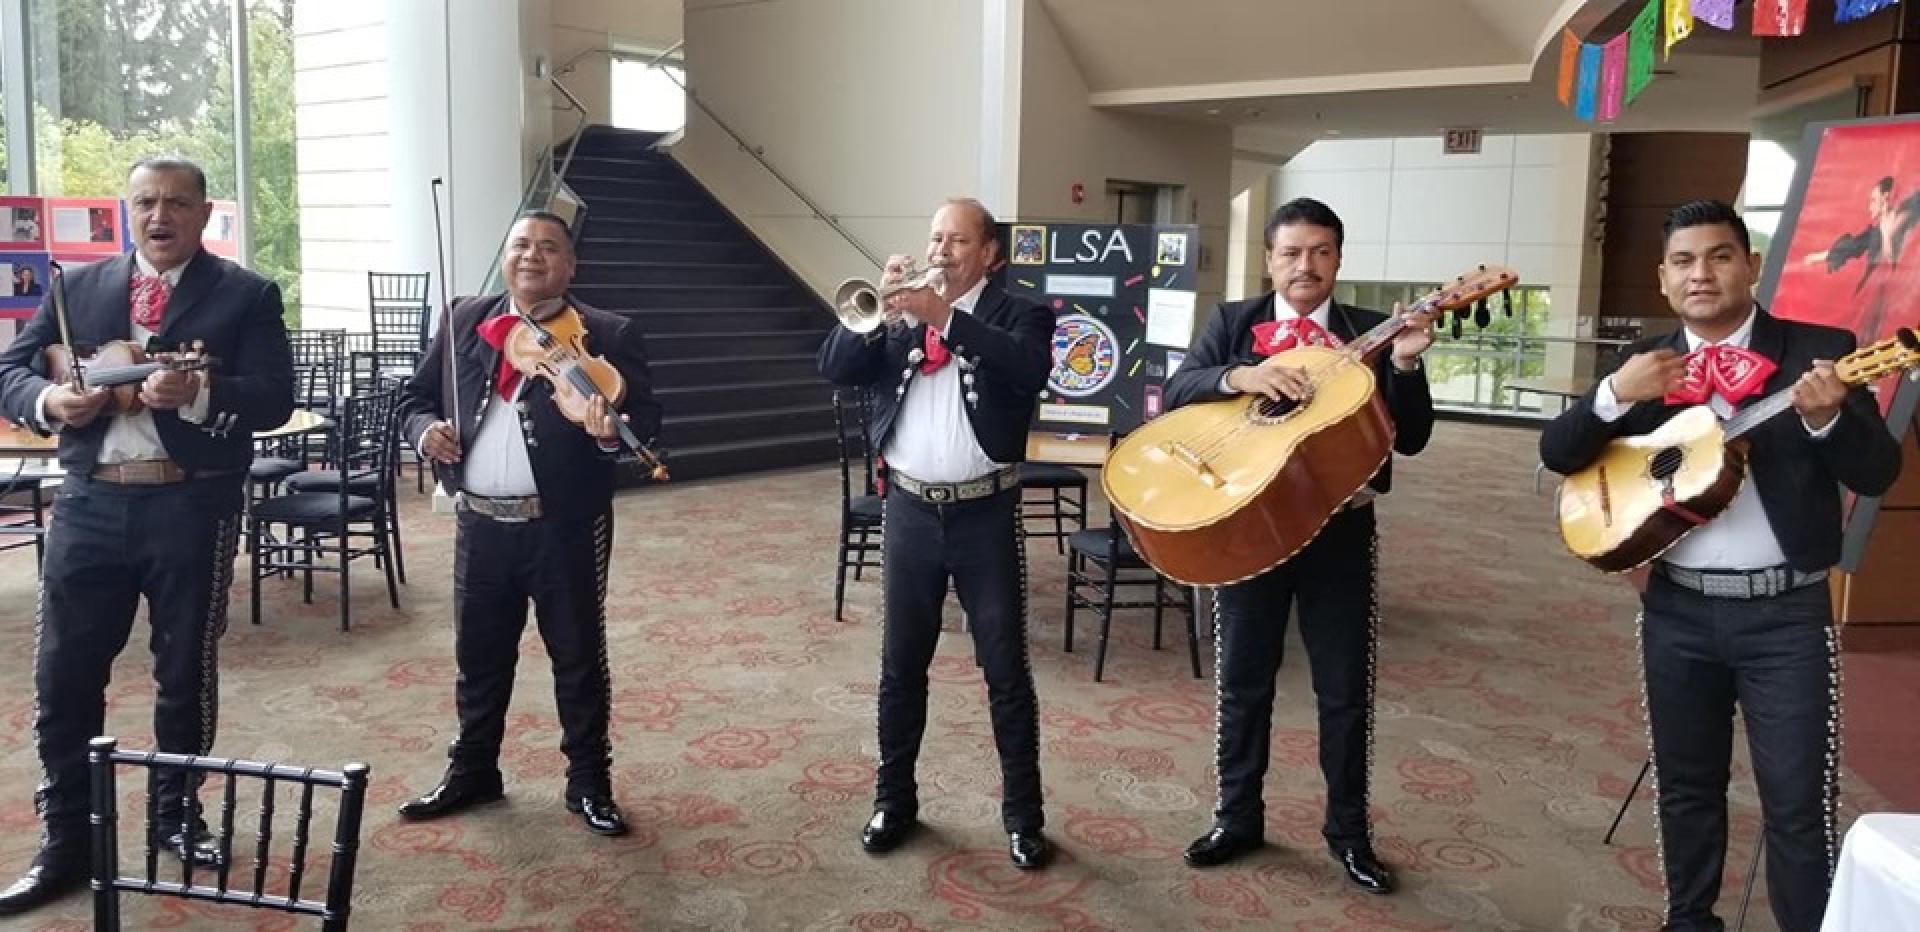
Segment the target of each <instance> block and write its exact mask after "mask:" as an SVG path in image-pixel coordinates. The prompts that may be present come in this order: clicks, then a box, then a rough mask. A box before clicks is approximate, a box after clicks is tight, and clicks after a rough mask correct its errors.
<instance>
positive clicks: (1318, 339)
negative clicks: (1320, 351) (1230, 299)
mask: <svg viewBox="0 0 1920 932" xmlns="http://www.w3.org/2000/svg"><path fill="white" fill-rule="evenodd" d="M1339 345H1340V338H1339V337H1336V336H1334V335H1333V334H1332V333H1330V332H1328V331H1327V328H1325V327H1322V326H1320V325H1319V324H1317V323H1314V322H1313V318H1311V317H1290V318H1288V319H1286V320H1270V321H1267V322H1266V323H1264V324H1254V325H1253V351H1254V352H1256V353H1259V354H1260V355H1262V356H1272V355H1274V354H1275V353H1283V352H1286V351H1287V350H1290V349H1293V348H1294V347H1296V346H1336V347H1337V346H1339Z"/></svg>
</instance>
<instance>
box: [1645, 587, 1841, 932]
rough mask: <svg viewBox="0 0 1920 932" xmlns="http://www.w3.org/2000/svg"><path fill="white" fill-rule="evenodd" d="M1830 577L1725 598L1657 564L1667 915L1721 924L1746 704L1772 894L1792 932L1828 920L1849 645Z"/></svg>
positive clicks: (1682, 921) (1649, 648)
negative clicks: (1842, 672)
mask: <svg viewBox="0 0 1920 932" xmlns="http://www.w3.org/2000/svg"><path fill="white" fill-rule="evenodd" d="M1828 599H1829V596H1828V592H1827V587H1826V586H1822V585H1815V586H1806V587H1804V588H1801V589H1796V590H1794V591H1792V592H1788V593H1786V594H1784V595H1779V596H1775V597H1773V598H1767V599H1722V598H1715V597H1712V596H1706V595H1702V594H1700V593H1698V592H1694V591H1692V590H1689V589H1684V588H1681V587H1680V586H1677V585H1675V584H1674V583H1673V582H1672V581H1671V580H1668V579H1667V578H1666V577H1664V576H1662V575H1660V574H1659V573H1654V574H1653V576H1652V577H1651V578H1650V579H1648V581H1647V591H1646V594H1645V595H1644V596H1642V597H1641V606H1642V609H1643V611H1642V614H1641V620H1640V649H1641V656H1642V661H1643V663H1644V664H1645V670H1646V684H1647V724H1648V730H1649V732H1650V734H1651V736H1652V740H1653V767H1654V776H1655V780H1656V786H1657V787H1658V789H1659V829H1660V849H1661V861H1662V863H1663V864H1664V867H1665V879H1666V883H1667V926H1666V927H1667V928H1669V929H1719V928H1722V925H1721V922H1720V919H1719V918H1718V917H1717V916H1715V915H1714V913H1713V905H1714V901H1715V900H1717V899H1719V896H1720V874H1721V869H1722V867H1723V866H1724V864H1725V862H1726V854H1727V781H1728V775H1729V768H1730V762H1731V759H1732V755H1733V707H1734V703H1735V702H1736V701H1737V702H1738V703H1739V704H1740V708H1741V711H1742V712H1743V713H1744V714H1745V716H1746V720H1747V745H1748V747H1749V748H1750V749H1751V751H1752V755H1753V777H1754V783H1755V784H1756V785H1757V787H1758V789H1759V791H1760V812H1761V822H1762V823H1763V825H1764V829H1763V830H1764V832H1765V835H1766V842H1767V898H1768V900H1769V902H1771V903H1772V905H1773V915H1774V918H1775V920H1776V921H1777V922H1778V923H1779V925H1780V928H1781V929H1784V930H1787V932H1799V930H1813V929H1818V928H1819V927H1820V920H1821V916H1822V915H1823V914H1824V913H1825V912H1826V908H1827V884H1828V882H1829V881H1830V880H1831V879H1832V876H1833V865H1834V857H1835V854H1836V853H1837V852H1836V848H1835V845H1836V842H1837V841H1838V839H1837V837H1836V835H1835V826H1834V804H1835V800H1836V787H1837V785H1838V784H1837V781H1838V766H1839V755H1840V746H1839V739H1840V731H1839V726H1840V710H1839V669H1840V668H1839V654H1838V653H1837V651H1836V644H1835V634H1834V630H1833V609H1832V605H1831V603H1830V602H1829V601H1828Z"/></svg>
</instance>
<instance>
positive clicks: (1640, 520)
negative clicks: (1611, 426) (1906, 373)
mask: <svg viewBox="0 0 1920 932" xmlns="http://www.w3.org/2000/svg"><path fill="white" fill-rule="evenodd" d="M1917 365H1920V337H1915V335H1914V332H1913V331H1912V330H1908V329H1906V328H1904V327H1903V328H1901V329H1900V331H1899V332H1898V333H1897V334H1895V336H1893V337H1892V338H1891V339H1887V340H1882V341H1880V342H1879V343H1875V344H1873V345H1872V346H1868V347H1864V348H1862V349H1860V350H1857V351H1855V352H1853V353H1849V354H1847V355H1846V356H1844V357H1842V358H1840V359H1839V360H1836V361H1835V362H1834V364H1833V369H1834V374H1835V375H1838V376H1839V377H1840V380H1841V381H1843V382H1845V383H1847V384H1848V385H1861V384H1864V383H1867V382H1871V381H1873V380H1874V379H1877V378H1880V377H1881V376H1884V375H1887V374H1890V373H1893V372H1898V371H1901V370H1904V369H1910V368H1912V367H1914V366H1917ZM1791 398H1792V395H1791V391H1790V390H1788V389H1782V390H1781V391H1777V392H1774V393H1773V394H1771V395H1768V396H1767V397H1766V398H1764V399H1762V400H1760V401H1756V402H1754V403H1753V404H1751V405H1748V406H1747V407H1745V408H1743V409H1741V410H1740V412H1739V413H1737V414H1735V415H1734V416H1733V417H1731V418H1728V419H1727V421H1726V422H1725V423H1722V422H1721V421H1720V418H1719V416H1718V415H1716V414H1714V413H1713V409H1712V408H1710V407H1708V406H1706V405H1694V406H1693V407H1690V408H1687V409H1686V410H1684V411H1681V412H1680V413H1678V414H1676V415H1674V416H1673V418H1672V419H1671V420H1669V421H1667V422H1666V423H1664V424H1662V425H1660V426H1659V427H1658V428H1656V429H1655V430H1653V431H1652V432H1650V433H1646V434H1641V435H1639V436H1636V437H1620V438H1616V439H1614V440H1613V441H1612V442H1610V443H1608V444H1607V446H1606V448H1605V449H1603V450H1602V451H1601V452H1600V457H1599V458H1598V459H1596V460H1594V461H1593V464H1592V465H1590V466H1588V467H1587V468H1585V469H1583V470H1581V471H1579V472H1577V473H1574V474H1573V475H1571V476H1568V477H1567V479H1566V481H1565V482H1564V483H1562V484H1561V486H1560V537H1561V539H1563V540H1565V541H1566V543H1567V549H1568V550H1571V551H1573V554H1574V556H1577V557H1579V558H1580V559H1582V560H1585V561H1587V562H1588V563H1591V564H1593V565H1594V566H1597V567H1599V568H1600V569H1603V570H1606V571H1607V572H1609V573H1620V572H1625V571H1627V570H1631V569H1635V568H1637V567H1639V566H1642V565H1644V564H1646V563H1647V562H1649V561H1651V560H1652V559H1653V558H1655V557H1657V556H1659V555H1661V554H1662V553H1665V552H1666V551H1667V549H1668V548H1669V547H1672V546H1673V545H1674V544H1677V543H1679V542H1680V539H1681V538H1682V537H1685V536H1686V535H1687V532H1688V531H1691V530H1693V529H1694V528H1696V527H1699V526H1700V525H1703V524H1706V523H1707V522H1709V521H1712V520H1713V519H1714V518H1715V517H1716V516H1718V515H1719V514H1720V513H1721V512H1722V511H1725V510H1726V508H1727V505H1728V504H1729V503H1731V502H1732V501H1733V496H1734V494H1735V493H1737V492H1739V491H1740V483H1741V482H1742V481H1743V480H1744V479H1745V478H1746V475H1747V447H1748V443H1747V441H1746V440H1745V439H1744V438H1743V437H1742V435H1743V434H1746V433H1747V432H1748V431H1751V430H1753V429H1754V428H1756V427H1759V426H1760V425H1761V424H1763V423H1765V422H1766V421H1767V420H1768V419H1770V418H1772V417H1773V416H1774V415H1777V414H1779V413H1780V412H1782V411H1785V410H1787V409H1788V408H1790V407H1792V401H1791Z"/></svg>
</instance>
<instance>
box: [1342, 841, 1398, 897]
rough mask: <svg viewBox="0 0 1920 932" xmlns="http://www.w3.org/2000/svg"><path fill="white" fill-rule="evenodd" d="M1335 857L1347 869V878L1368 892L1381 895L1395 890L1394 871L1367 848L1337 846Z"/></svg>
mask: <svg viewBox="0 0 1920 932" xmlns="http://www.w3.org/2000/svg"><path fill="white" fill-rule="evenodd" d="M1333 859H1334V860H1335V861H1338V862H1340V866H1341V867H1342V868H1343V869H1345V870H1346V872H1347V879H1348V880H1350V881H1353V885H1354V886H1356V887H1359V888H1360V889H1362V890H1365V891H1367V892H1368V893H1375V894H1379V895H1381V896H1385V895H1386V894H1389V893H1392V892H1393V872H1392V871H1390V870H1387V866H1386V865H1385V864H1382V863H1380V859H1379V858H1377V857H1375V856H1374V854H1373V851H1372V850H1370V849H1367V848H1336V849H1334V852H1333Z"/></svg>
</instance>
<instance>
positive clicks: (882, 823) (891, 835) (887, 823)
mask: <svg viewBox="0 0 1920 932" xmlns="http://www.w3.org/2000/svg"><path fill="white" fill-rule="evenodd" d="M919 824H920V823H919V822H918V821H917V820H915V819H914V817H913V816H910V815H900V814H899V813H895V812H888V811H887V810H885V809H875V810H874V811H873V818H871V819H868V820H867V824H866V826H865V827H863V828H861V829H860V847H862V848H865V849H866V850H867V853H868V854H885V853H887V852H889V851H892V850H893V849H895V848H898V847H900V843H901V842H903V841H906V840H907V836H908V835H911V834H913V829H914V827H915V826H917V825H919Z"/></svg>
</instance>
